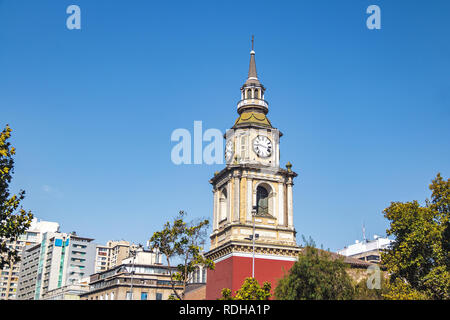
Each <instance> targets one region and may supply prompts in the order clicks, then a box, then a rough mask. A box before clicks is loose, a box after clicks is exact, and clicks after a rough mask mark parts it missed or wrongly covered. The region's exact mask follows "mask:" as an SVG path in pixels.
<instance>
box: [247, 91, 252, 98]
mask: <svg viewBox="0 0 450 320" xmlns="http://www.w3.org/2000/svg"><path fill="white" fill-rule="evenodd" d="M251 97H252V90H250V89H248V90H247V99H250V98H251Z"/></svg>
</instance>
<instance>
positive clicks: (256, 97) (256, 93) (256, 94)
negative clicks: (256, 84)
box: [254, 89, 259, 99]
mask: <svg viewBox="0 0 450 320" xmlns="http://www.w3.org/2000/svg"><path fill="white" fill-rule="evenodd" d="M254 97H255V99H259V90H258V89H255V96H254Z"/></svg>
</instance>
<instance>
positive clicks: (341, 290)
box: [275, 246, 354, 300]
mask: <svg viewBox="0 0 450 320" xmlns="http://www.w3.org/2000/svg"><path fill="white" fill-rule="evenodd" d="M346 269H347V265H346V264H344V262H343V260H342V259H332V258H331V255H330V253H328V252H326V251H319V250H318V249H316V248H313V247H311V246H307V247H305V248H304V250H303V252H302V253H300V254H299V257H298V260H297V261H296V262H295V263H294V265H293V266H292V268H291V269H290V270H289V273H288V274H286V275H285V276H284V277H283V278H282V279H280V280H279V282H278V284H277V287H276V288H275V297H276V298H277V299H279V300H346V299H352V297H353V294H354V288H353V285H352V280H351V278H350V276H349V275H348V274H347V272H346Z"/></svg>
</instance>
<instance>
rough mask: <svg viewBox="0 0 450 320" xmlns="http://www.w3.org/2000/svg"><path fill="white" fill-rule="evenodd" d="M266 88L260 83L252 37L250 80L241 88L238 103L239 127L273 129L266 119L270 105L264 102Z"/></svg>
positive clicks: (236, 124) (237, 122) (236, 125)
mask: <svg viewBox="0 0 450 320" xmlns="http://www.w3.org/2000/svg"><path fill="white" fill-rule="evenodd" d="M265 91H266V88H264V86H263V85H262V84H261V82H259V79H258V74H257V72H256V62H255V50H254V37H253V36H252V51H250V66H249V68H248V78H247V80H246V81H245V83H244V85H243V86H242V87H241V100H240V101H239V102H238V108H237V111H238V113H239V118H238V119H237V120H236V123H235V124H234V128H236V127H238V126H249V125H251V126H259V127H270V128H271V127H272V125H271V123H270V121H269V119H268V118H267V117H266V115H267V113H268V112H269V104H268V103H267V101H266V100H264V93H265Z"/></svg>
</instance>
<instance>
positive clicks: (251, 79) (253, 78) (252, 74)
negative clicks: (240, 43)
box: [245, 50, 260, 85]
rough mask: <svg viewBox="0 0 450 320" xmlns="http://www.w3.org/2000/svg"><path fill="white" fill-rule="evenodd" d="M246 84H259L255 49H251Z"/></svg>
mask: <svg viewBox="0 0 450 320" xmlns="http://www.w3.org/2000/svg"><path fill="white" fill-rule="evenodd" d="M245 84H259V85H260V82H259V80H258V73H257V72H256V62H255V51H253V50H252V51H250V66H249V68H248V79H247V81H245Z"/></svg>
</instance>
